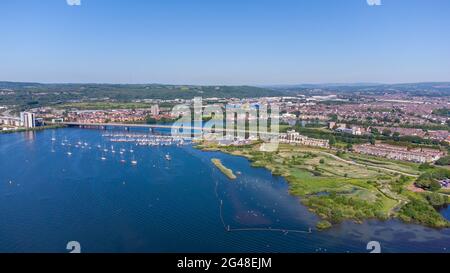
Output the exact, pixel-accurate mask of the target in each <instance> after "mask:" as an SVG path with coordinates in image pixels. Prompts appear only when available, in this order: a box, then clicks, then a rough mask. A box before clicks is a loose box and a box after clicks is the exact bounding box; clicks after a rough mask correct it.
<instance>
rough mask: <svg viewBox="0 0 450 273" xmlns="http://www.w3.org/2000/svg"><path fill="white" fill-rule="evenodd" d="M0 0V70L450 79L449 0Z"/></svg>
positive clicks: (119, 75) (279, 80)
mask: <svg viewBox="0 0 450 273" xmlns="http://www.w3.org/2000/svg"><path fill="white" fill-rule="evenodd" d="M81 1H82V2H81V6H69V5H67V3H66V0H45V1H42V0H1V2H0V80H8V81H37V82H109V83H175V84H295V83H331V82H333V83H335V82H419V81H450V16H449V15H450V1H448V0H432V1H430V0H382V5H381V6H369V5H368V4H367V2H366V0H308V1H307V0H203V1H202V0H158V1H152V0H81Z"/></svg>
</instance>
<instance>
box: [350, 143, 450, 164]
mask: <svg viewBox="0 0 450 273" xmlns="http://www.w3.org/2000/svg"><path fill="white" fill-rule="evenodd" d="M353 151H354V152H356V153H360V154H366V155H373V156H378V157H385V158H388V159H392V160H402V161H410V162H416V163H431V162H434V161H437V160H438V159H439V158H441V157H443V156H445V153H444V152H442V151H440V150H435V149H425V148H417V149H408V148H407V147H401V146H393V145H387V144H376V145H371V144H361V145H355V146H354V147H353Z"/></svg>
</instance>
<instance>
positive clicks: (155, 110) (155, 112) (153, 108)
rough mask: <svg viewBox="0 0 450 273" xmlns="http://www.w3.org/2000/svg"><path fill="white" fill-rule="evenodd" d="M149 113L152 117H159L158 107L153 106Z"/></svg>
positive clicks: (156, 105)
mask: <svg viewBox="0 0 450 273" xmlns="http://www.w3.org/2000/svg"><path fill="white" fill-rule="evenodd" d="M150 111H151V112H152V116H157V115H159V106H158V104H155V105H153V106H152V107H151V108H150Z"/></svg>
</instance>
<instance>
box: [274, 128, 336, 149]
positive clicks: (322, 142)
mask: <svg viewBox="0 0 450 273" xmlns="http://www.w3.org/2000/svg"><path fill="white" fill-rule="evenodd" d="M279 140H280V143H288V144H299V145H305V146H311V147H320V148H330V142H329V141H328V140H326V139H316V138H310V137H307V136H303V135H301V134H300V133H298V132H296V131H295V130H292V131H287V133H285V134H280V136H279Z"/></svg>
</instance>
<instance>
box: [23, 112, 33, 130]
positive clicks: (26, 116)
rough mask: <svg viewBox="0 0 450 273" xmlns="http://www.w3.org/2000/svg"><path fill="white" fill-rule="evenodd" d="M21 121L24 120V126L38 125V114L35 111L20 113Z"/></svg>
mask: <svg viewBox="0 0 450 273" xmlns="http://www.w3.org/2000/svg"><path fill="white" fill-rule="evenodd" d="M20 121H21V122H22V126H23V127H25V128H34V127H36V116H35V114H33V113H29V112H22V113H20Z"/></svg>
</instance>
